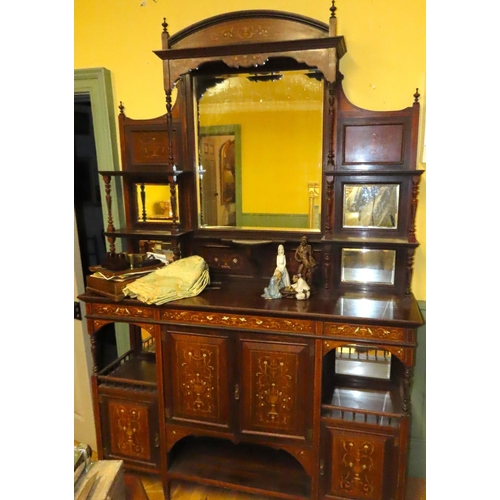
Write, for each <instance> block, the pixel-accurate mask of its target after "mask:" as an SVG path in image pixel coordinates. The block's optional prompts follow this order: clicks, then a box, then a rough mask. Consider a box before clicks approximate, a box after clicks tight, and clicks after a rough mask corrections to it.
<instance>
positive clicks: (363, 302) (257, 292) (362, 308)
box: [79, 280, 424, 328]
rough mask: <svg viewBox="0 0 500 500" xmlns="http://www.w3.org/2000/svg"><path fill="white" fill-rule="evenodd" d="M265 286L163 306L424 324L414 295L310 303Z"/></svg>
mask: <svg viewBox="0 0 500 500" xmlns="http://www.w3.org/2000/svg"><path fill="white" fill-rule="evenodd" d="M264 286H266V284H265V283H263V282H261V281H259V280H240V281H228V282H222V283H219V282H212V283H211V284H210V285H209V286H207V288H205V290H203V292H201V293H200V294H199V295H198V296H196V297H191V298H187V299H180V300H175V301H172V302H169V303H167V304H163V305H162V306H155V305H151V306H146V307H152V308H162V309H188V310H199V311H213V312H227V313H240V314H256V315H266V316H274V317H288V318H289V317H294V318H303V319H310V320H318V321H343V322H345V321H352V322H355V323H362V322H367V321H369V322H372V323H381V324H382V323H384V324H387V323H391V324H398V325H400V326H405V327H409V328H412V327H418V326H420V325H422V324H423V323H424V321H423V318H422V315H421V313H420V309H419V307H418V304H417V301H416V300H415V298H414V296H413V295H412V294H410V295H404V296H398V295H375V294H373V293H370V294H363V293H344V294H339V293H336V292H335V291H332V290H323V289H315V290H313V293H312V295H311V297H310V298H309V299H308V300H295V299H288V298H281V299H265V298H263V297H262V294H263V290H264ZM79 299H80V300H82V301H84V302H101V303H109V304H116V305H117V306H119V305H124V306H125V305H127V306H132V305H136V306H140V307H144V306H145V304H143V303H142V302H140V301H138V300H135V299H124V300H122V301H120V302H113V301H112V300H111V299H107V298H105V297H101V296H99V295H95V294H93V293H85V294H82V295H80V296H79Z"/></svg>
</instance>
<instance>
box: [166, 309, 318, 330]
mask: <svg viewBox="0 0 500 500" xmlns="http://www.w3.org/2000/svg"><path fill="white" fill-rule="evenodd" d="M161 319H162V320H164V321H178V322H181V323H191V324H203V325H207V324H211V325H216V326H231V327H237V328H246V329H252V330H265V331H281V332H298V333H314V322H313V321H306V320H299V319H294V320H288V319H284V318H263V317H258V316H246V315H245V316H241V315H237V314H221V313H198V312H195V311H177V310H166V311H162V313H161Z"/></svg>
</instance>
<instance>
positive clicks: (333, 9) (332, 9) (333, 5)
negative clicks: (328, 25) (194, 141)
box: [330, 0, 337, 19]
mask: <svg viewBox="0 0 500 500" xmlns="http://www.w3.org/2000/svg"><path fill="white" fill-rule="evenodd" d="M336 10H337V7H335V0H332V6H331V7H330V12H331V13H332V15H331V16H330V19H332V18H334V17H335V11H336Z"/></svg>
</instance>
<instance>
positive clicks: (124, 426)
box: [108, 401, 151, 460]
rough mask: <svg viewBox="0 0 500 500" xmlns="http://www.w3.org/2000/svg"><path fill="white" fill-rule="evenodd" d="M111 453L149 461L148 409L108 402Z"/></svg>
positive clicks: (137, 405)
mask: <svg viewBox="0 0 500 500" xmlns="http://www.w3.org/2000/svg"><path fill="white" fill-rule="evenodd" d="M108 408H109V417H110V418H109V421H110V427H111V451H112V453H113V454H116V455H127V456H130V457H134V458H139V459H144V460H150V458H151V455H150V442H149V425H148V408H147V407H146V406H142V405H139V404H137V403H133V404H131V403H130V404H129V403H119V402H116V401H109V403H108Z"/></svg>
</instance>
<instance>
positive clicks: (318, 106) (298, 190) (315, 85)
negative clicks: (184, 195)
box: [194, 69, 324, 231]
mask: <svg viewBox="0 0 500 500" xmlns="http://www.w3.org/2000/svg"><path fill="white" fill-rule="evenodd" d="M321 77H322V75H321V74H320V73H318V72H317V71H313V70H308V69H305V70H303V69H302V70H287V71H272V72H258V73H235V74H231V73H228V74H220V75H217V77H213V78H212V79H208V78H207V76H206V75H198V76H195V77H194V85H195V89H196V95H197V96H198V108H197V110H196V112H197V113H198V121H199V128H198V160H199V165H198V172H202V176H200V175H199V176H198V182H199V190H200V194H201V195H200V196H199V214H200V217H199V219H200V221H199V223H200V225H201V226H204V227H217V226H236V227H238V228H262V229H300V230H317V231H319V230H320V220H321V183H322V162H323V159H322V152H323V95H324V83H323V81H322V78H321Z"/></svg>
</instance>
